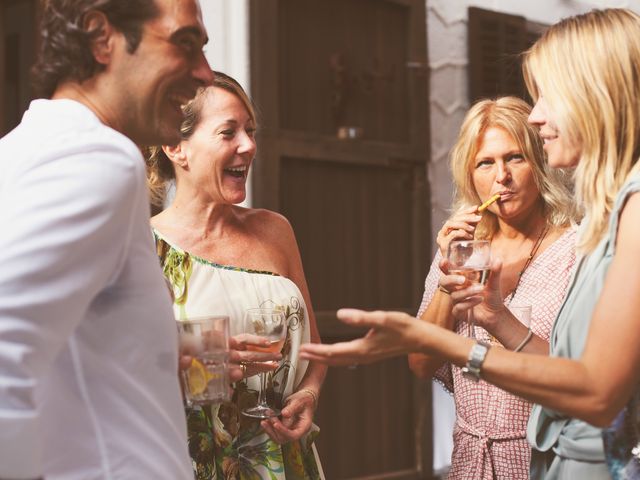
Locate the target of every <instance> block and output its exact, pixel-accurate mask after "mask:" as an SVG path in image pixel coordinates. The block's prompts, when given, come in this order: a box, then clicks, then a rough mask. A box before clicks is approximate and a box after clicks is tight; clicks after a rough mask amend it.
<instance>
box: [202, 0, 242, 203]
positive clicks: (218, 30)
mask: <svg viewBox="0 0 640 480" xmlns="http://www.w3.org/2000/svg"><path fill="white" fill-rule="evenodd" d="M200 7H201V8H202V18H203V20H204V24H205V27H206V28H207V33H208V34H209V43H208V44H207V46H206V47H205V54H206V57H207V60H208V61H209V65H211V68H213V69H214V70H219V71H221V72H224V73H226V74H228V75H231V76H232V77H233V78H235V79H236V80H237V81H238V82H239V83H240V85H242V87H243V88H244V89H245V90H246V91H247V93H248V94H249V96H251V89H250V85H251V77H250V63H249V60H250V58H249V2H248V1H247V0H200ZM242 205H244V206H250V205H251V176H249V183H248V185H247V199H246V200H245V201H244V202H243V203H242Z"/></svg>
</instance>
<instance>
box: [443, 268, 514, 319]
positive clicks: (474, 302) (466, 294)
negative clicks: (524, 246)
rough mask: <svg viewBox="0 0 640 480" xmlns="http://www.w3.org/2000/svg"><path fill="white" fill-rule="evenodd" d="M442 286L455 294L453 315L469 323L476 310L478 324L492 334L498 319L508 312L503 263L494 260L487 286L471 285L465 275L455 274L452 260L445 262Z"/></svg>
mask: <svg viewBox="0 0 640 480" xmlns="http://www.w3.org/2000/svg"><path fill="white" fill-rule="evenodd" d="M440 270H442V272H443V275H442V276H441V277H440V282H439V283H440V286H442V287H443V288H444V289H446V290H448V291H449V292H451V300H452V301H453V308H452V311H451V312H452V314H453V315H454V316H455V317H456V318H457V319H458V320H466V318H467V315H468V311H469V310H470V309H472V308H473V313H474V321H475V322H476V324H477V325H478V326H479V327H482V328H484V329H485V330H489V331H490V330H492V329H493V328H492V327H493V326H494V325H495V323H496V321H497V318H496V316H497V315H500V314H501V313H502V312H504V311H505V310H506V307H505V306H504V303H503V301H502V291H501V290H500V273H501V271H502V262H501V261H500V260H499V259H494V260H493V261H492V262H491V264H490V270H489V276H488V279H487V281H486V283H485V284H482V283H468V281H467V278H466V277H464V276H462V275H457V274H453V273H451V270H453V268H452V267H451V263H450V262H449V260H448V259H446V258H445V259H442V261H441V262H440Z"/></svg>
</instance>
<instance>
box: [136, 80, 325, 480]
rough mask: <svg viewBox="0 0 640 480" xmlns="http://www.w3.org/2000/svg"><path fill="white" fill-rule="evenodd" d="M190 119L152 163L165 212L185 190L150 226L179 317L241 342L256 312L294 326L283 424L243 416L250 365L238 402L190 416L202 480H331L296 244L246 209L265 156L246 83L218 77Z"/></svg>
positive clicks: (281, 226) (251, 397)
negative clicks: (259, 153) (305, 350)
mask: <svg viewBox="0 0 640 480" xmlns="http://www.w3.org/2000/svg"><path fill="white" fill-rule="evenodd" d="M184 113H185V119H184V121H183V124H182V129H181V132H182V140H181V141H180V143H178V144H177V145H174V146H164V147H162V148H160V147H158V148H155V149H153V150H152V155H151V157H150V159H149V161H148V170H149V184H150V186H151V187H152V192H153V193H154V198H155V199H156V201H157V200H160V199H161V198H162V197H163V192H164V188H165V184H166V181H168V180H169V179H172V178H173V179H175V180H176V195H175V199H174V200H173V202H172V204H171V205H170V206H169V207H168V208H166V209H165V210H164V211H162V212H161V213H159V214H158V215H156V216H154V217H153V218H152V219H151V225H152V227H153V231H154V235H155V239H156V245H157V250H158V255H159V256H160V262H161V264H162V267H163V270H164V274H165V276H166V278H167V280H168V281H169V283H170V284H171V286H172V288H173V292H174V305H173V306H174V313H175V315H176V318H178V319H184V318H187V317H193V316H202V315H210V314H221V313H222V314H226V315H228V316H229V318H230V329H231V334H232V335H240V334H242V333H243V328H244V326H243V316H244V313H245V311H246V309H248V308H256V307H262V306H278V307H281V308H282V309H283V311H284V312H285V314H286V316H287V334H286V339H285V343H284V345H283V347H282V350H281V351H280V352H279V357H281V361H280V362H279V365H278V368H277V369H276V370H275V371H274V372H271V373H269V376H268V381H267V396H268V398H270V399H272V401H273V402H274V403H275V404H276V406H277V407H279V408H282V415H281V417H272V418H270V419H266V420H262V421H259V420H257V419H252V418H249V417H246V416H244V415H242V413H241V411H242V410H243V409H245V408H247V407H250V406H253V405H255V404H256V401H257V391H258V390H259V388H260V382H259V379H258V377H257V376H255V375H252V374H255V373H256V371H258V369H257V368H256V366H255V365H252V364H247V365H246V366H245V367H244V368H243V370H244V373H245V374H246V375H245V377H246V378H245V379H244V380H243V381H241V382H237V383H235V384H234V390H233V397H232V401H231V402H229V403H225V404H222V405H215V406H213V407H212V408H209V407H197V406H196V407H187V410H186V413H187V426H188V434H189V452H190V454H191V458H192V461H193V466H194V470H195V477H196V479H197V480H211V479H218V480H227V479H228V480H235V479H237V478H253V479H262V478H264V479H270V480H286V479H297V478H305V479H311V480H318V479H321V478H323V474H322V468H321V465H320V462H319V459H318V457H317V453H316V450H315V446H314V444H313V439H314V437H315V435H316V434H317V427H315V426H314V425H313V423H312V420H313V415H314V412H315V409H316V407H317V402H318V397H319V395H320V389H321V388H322V382H323V380H324V376H325V372H326V367H325V366H324V365H321V364H318V363H316V362H311V363H310V362H308V361H306V360H300V359H299V358H298V349H299V348H300V346H301V345H302V344H303V343H305V342H310V341H311V342H318V341H320V338H319V335H318V329H317V327H316V323H315V317H314V314H313V309H312V307H311V300H310V298H309V291H308V288H307V283H306V280H305V277H304V272H303V270H302V262H301V259H300V253H299V251H298V246H297V244H296V240H295V236H294V233H293V230H292V228H291V225H290V224H289V222H288V221H287V220H286V219H285V218H284V217H282V216H281V215H279V214H277V213H274V212H270V211H268V210H261V209H251V208H243V207H240V206H238V205H237V204H238V203H241V202H242V201H243V200H244V199H245V196H246V180H247V176H248V174H249V169H250V167H251V164H252V162H253V159H254V157H255V154H256V142H255V138H254V132H255V129H256V123H257V122H256V115H255V112H254V108H253V105H252V103H251V100H250V99H249V98H248V97H247V95H246V93H245V92H244V90H243V89H242V87H241V86H240V85H239V84H238V82H236V81H235V80H234V79H233V78H231V77H229V76H228V75H225V74H224V73H221V72H215V79H214V81H213V86H211V87H208V88H206V89H202V90H201V91H199V92H198V94H197V95H196V97H195V99H194V100H193V101H192V102H190V103H189V104H187V106H186V107H185V109H184ZM236 353H237V352H236ZM243 353H244V352H243ZM245 358H246V357H245Z"/></svg>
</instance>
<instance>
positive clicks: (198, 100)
mask: <svg viewBox="0 0 640 480" xmlns="http://www.w3.org/2000/svg"><path fill="white" fill-rule="evenodd" d="M213 73H214V75H215V79H214V81H213V84H212V85H211V86H208V87H205V88H200V89H198V92H197V93H196V96H195V97H194V98H193V99H192V100H191V101H190V102H189V103H187V104H186V105H185V106H184V107H182V113H183V115H184V120H183V121H182V125H181V126H180V136H181V138H182V140H183V141H184V140H188V139H189V138H190V137H191V135H193V132H195V130H196V128H197V127H198V125H199V124H200V121H201V120H202V110H203V109H204V105H205V102H206V99H207V96H208V95H209V94H211V92H213V90H214V89H215V88H221V89H222V90H226V91H227V92H229V93H232V94H234V95H235V96H236V97H238V99H239V100H240V101H241V102H242V104H243V106H244V107H245V108H246V110H247V112H248V113H249V117H250V118H251V121H252V122H253V124H254V125H255V127H256V128H257V126H258V125H257V118H256V110H255V107H254V105H253V102H252V101H251V99H250V98H249V96H248V95H247V93H246V92H245V91H244V89H243V88H242V86H241V85H240V84H239V83H238V82H237V81H236V80H235V79H234V78H232V77H230V76H229V75H227V74H225V73H222V72H213ZM145 151H146V152H145V153H146V155H145V158H146V167H147V186H148V188H149V196H150V198H151V204H152V205H154V206H156V207H162V206H163V203H164V199H165V197H166V189H167V183H168V182H169V181H171V180H175V178H176V174H175V170H174V167H173V163H171V160H169V157H167V155H166V154H165V153H164V151H163V150H162V146H160V145H157V146H153V147H147V148H146V149H145Z"/></svg>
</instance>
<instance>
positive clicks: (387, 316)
mask: <svg viewBox="0 0 640 480" xmlns="http://www.w3.org/2000/svg"><path fill="white" fill-rule="evenodd" d="M337 316H338V318H339V319H340V320H342V321H343V322H344V323H346V324H348V325H353V326H354V327H369V329H370V330H369V331H368V332H367V334H366V335H365V336H364V337H362V338H358V339H355V340H352V341H350V342H340V343H334V344H331V345H328V344H322V343H305V344H304V345H302V347H301V348H300V357H301V358H305V359H307V360H311V361H317V362H321V363H325V364H328V365H355V364H358V363H373V362H376V361H378V360H382V359H385V358H389V357H395V356H399V355H405V354H407V353H409V352H413V351H418V350H419V349H420V344H419V341H418V340H419V332H418V331H417V330H418V329H419V328H420V327H421V325H420V324H421V323H423V322H417V321H416V320H415V319H414V318H412V317H410V316H409V315H407V314H406V313H402V312H383V311H375V312H365V311H362V310H354V309H348V308H344V309H341V310H338V314H337Z"/></svg>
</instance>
